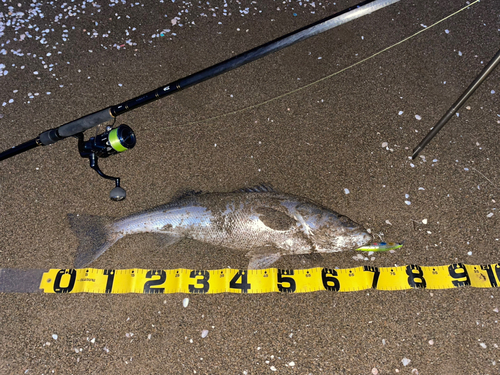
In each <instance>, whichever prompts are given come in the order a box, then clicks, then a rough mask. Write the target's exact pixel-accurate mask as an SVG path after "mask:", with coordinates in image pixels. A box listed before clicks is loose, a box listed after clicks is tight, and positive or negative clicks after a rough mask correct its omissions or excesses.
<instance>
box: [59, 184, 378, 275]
mask: <svg viewBox="0 0 500 375" xmlns="http://www.w3.org/2000/svg"><path fill="white" fill-rule="evenodd" d="M68 218H69V221H70V224H71V227H72V229H73V230H74V232H75V234H76V235H77V237H78V238H79V240H80V245H79V247H78V249H77V255H76V259H75V267H76V268H81V267H84V266H86V265H87V264H89V263H91V262H93V261H94V260H95V259H97V258H98V257H99V256H100V255H101V254H102V253H104V252H105V251H106V250H107V249H108V248H109V247H111V246H112V245H113V244H114V243H115V242H116V241H118V240H119V239H120V238H122V237H125V236H127V235H129V234H134V233H145V232H147V233H157V234H161V235H162V236H163V237H164V240H165V243H166V244H167V245H172V244H174V243H176V242H178V241H180V240H181V239H183V238H190V239H194V240H197V241H202V242H206V243H210V244H213V245H216V246H223V247H228V248H233V249H239V250H245V251H247V257H249V258H250V262H249V265H248V268H249V269H262V268H267V267H269V266H270V265H271V264H273V263H274V262H276V261H277V260H278V259H279V258H280V257H281V256H282V255H293V254H310V253H313V252H318V253H331V252H337V251H344V250H353V249H356V248H358V247H360V246H363V245H366V244H367V243H369V242H370V241H371V240H372V237H371V235H370V234H368V233H367V232H366V230H365V229H364V228H363V227H361V226H360V225H358V224H356V223H354V222H353V221H352V220H350V219H349V218H347V217H346V216H342V215H339V214H338V213H336V212H334V211H331V210H329V209H327V208H324V207H321V206H319V205H317V204H315V203H312V202H310V201H308V200H306V199H303V198H299V197H295V196H292V195H285V194H280V193H278V192H276V191H275V190H274V189H272V188H271V187H269V186H265V185H260V186H257V187H254V188H246V189H241V190H238V191H235V192H232V193H203V194H201V193H193V194H187V195H184V196H182V197H180V198H179V199H177V200H175V201H173V202H171V203H168V204H165V205H162V206H158V207H155V208H153V209H150V210H146V211H142V212H138V213H136V214H132V215H130V216H127V217H123V218H120V219H109V218H103V217H99V216H90V215H74V214H69V215H68Z"/></svg>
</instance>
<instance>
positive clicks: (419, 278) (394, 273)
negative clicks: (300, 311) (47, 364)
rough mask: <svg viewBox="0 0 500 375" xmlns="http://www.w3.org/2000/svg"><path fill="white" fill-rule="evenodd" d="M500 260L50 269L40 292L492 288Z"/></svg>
mask: <svg viewBox="0 0 500 375" xmlns="http://www.w3.org/2000/svg"><path fill="white" fill-rule="evenodd" d="M498 285H500V263H497V264H489V265H486V266H479V265H469V264H462V263H457V264H451V265H448V266H437V267H421V266H417V265H408V266H401V267H381V268H377V267H371V266H364V267H356V268H347V269H331V268H310V269H303V270H281V269H276V268H270V269H264V270H237V269H221V270H210V271H207V270H188V269H174V270H161V269H160V270H146V269H137V268H134V269H126V270H103V269H95V268H84V269H51V270H48V271H46V272H44V273H43V276H42V278H41V282H40V285H39V288H40V289H41V290H43V292H44V293H113V294H120V293H163V294H171V293H202V294H205V293H207V294H213V293H271V292H282V293H307V292H315V291H319V290H329V291H335V292H353V291H358V290H365V289H377V290H404V289H412V288H425V289H450V288H459V287H463V286H471V287H473V288H496V287H498Z"/></svg>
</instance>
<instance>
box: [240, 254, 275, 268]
mask: <svg viewBox="0 0 500 375" xmlns="http://www.w3.org/2000/svg"><path fill="white" fill-rule="evenodd" d="M279 258H281V254H280V253H276V254H255V255H252V257H251V258H250V262H249V263H248V269H249V270H260V269H264V268H269V266H271V265H272V264H273V263H274V262H276V261H277V260H278V259H279Z"/></svg>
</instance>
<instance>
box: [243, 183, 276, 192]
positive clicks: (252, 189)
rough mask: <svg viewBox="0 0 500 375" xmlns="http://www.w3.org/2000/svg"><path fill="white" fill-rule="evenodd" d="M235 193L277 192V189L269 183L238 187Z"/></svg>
mask: <svg viewBox="0 0 500 375" xmlns="http://www.w3.org/2000/svg"><path fill="white" fill-rule="evenodd" d="M235 193H276V190H274V188H273V187H272V186H271V185H269V184H260V185H255V186H252V187H247V188H243V189H238V190H236V191H235Z"/></svg>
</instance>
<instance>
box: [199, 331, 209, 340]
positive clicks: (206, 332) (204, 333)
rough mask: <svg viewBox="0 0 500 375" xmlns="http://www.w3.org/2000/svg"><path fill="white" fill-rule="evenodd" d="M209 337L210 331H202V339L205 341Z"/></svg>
mask: <svg viewBox="0 0 500 375" xmlns="http://www.w3.org/2000/svg"><path fill="white" fill-rule="evenodd" d="M207 336H208V329H204V330H203V331H201V338H202V339H204V338H205V337H207Z"/></svg>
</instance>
